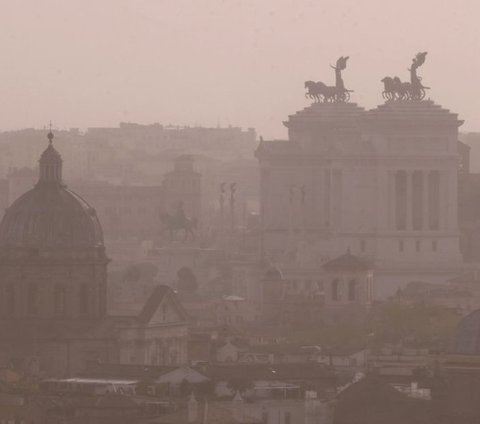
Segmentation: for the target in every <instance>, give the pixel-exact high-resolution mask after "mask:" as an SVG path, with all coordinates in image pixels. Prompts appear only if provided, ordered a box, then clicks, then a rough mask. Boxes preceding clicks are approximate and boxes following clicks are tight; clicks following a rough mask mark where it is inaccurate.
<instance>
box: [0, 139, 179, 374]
mask: <svg viewBox="0 0 480 424" xmlns="http://www.w3.org/2000/svg"><path fill="white" fill-rule="evenodd" d="M48 138H49V144H48V147H47V148H46V149H45V151H44V152H43V154H42V155H41V158H40V161H39V162H40V173H39V174H40V175H39V179H38V182H37V184H36V185H35V186H34V188H33V189H31V190H29V191H27V192H26V193H25V194H23V195H22V196H20V197H19V198H18V199H17V200H16V201H15V202H14V203H13V204H12V205H11V206H10V207H9V208H8V209H7V210H6V212H5V215H4V217H3V219H2V221H1V223H0V301H1V307H0V366H3V367H14V368H18V369H22V370H24V371H27V372H29V373H32V374H37V375H46V376H65V375H70V374H72V373H75V372H78V371H80V370H82V369H83V368H84V367H85V365H86V363H87V361H89V360H97V361H101V362H118V361H119V360H121V359H122V358H124V357H127V358H130V355H128V352H127V353H125V351H126V350H128V346H129V344H128V343H125V341H127V342H128V341H129V342H131V343H133V344H134V345H135V346H143V348H144V349H147V347H148V348H151V346H161V347H162V348H163V351H162V353H159V354H158V355H157V356H154V355H153V354H151V353H150V354H144V355H142V356H141V357H139V359H138V360H137V359H136V361H140V363H152V362H154V363H158V364H167V363H168V364H182V363H185V362H186V357H187V354H186V343H187V341H186V331H187V321H186V317H185V315H184V313H183V312H182V309H181V306H179V305H178V302H176V301H175V298H174V294H173V292H172V291H171V289H169V288H168V287H161V288H157V290H155V291H154V293H153V294H152V296H151V297H150V299H149V300H148V301H147V303H146V305H145V307H144V308H143V311H142V312H141V313H140V315H138V316H123V317H122V316H117V317H114V316H108V314H107V308H106V305H107V265H108V263H109V258H108V257H107V255H106V251H105V246H104V242H103V232H102V228H101V225H100V221H99V219H98V217H97V214H96V211H95V209H94V208H93V207H92V206H90V205H89V204H88V203H87V202H86V201H85V200H84V199H83V198H82V197H80V196H79V195H78V194H76V193H74V192H73V191H71V190H69V189H67V187H66V186H65V184H64V183H63V180H62V158H61V156H60V154H59V153H58V152H57V150H56V149H55V148H54V147H53V143H52V141H53V134H52V133H51V132H50V133H49V135H48ZM167 351H168V354H166V353H165V352H167ZM162 354H163V356H161V355H162ZM157 361H158V362H157Z"/></svg>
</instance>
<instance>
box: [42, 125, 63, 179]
mask: <svg viewBox="0 0 480 424" xmlns="http://www.w3.org/2000/svg"><path fill="white" fill-rule="evenodd" d="M53 137H54V136H53V133H52V131H51V130H50V131H49V133H48V135H47V138H48V147H47V148H46V149H45V150H44V152H43V153H42V156H40V160H39V163H40V177H39V180H38V183H39V184H58V185H62V162H63V161H62V156H61V155H60V153H58V152H57V151H56V150H55V147H53Z"/></svg>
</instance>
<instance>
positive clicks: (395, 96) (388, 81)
mask: <svg viewBox="0 0 480 424" xmlns="http://www.w3.org/2000/svg"><path fill="white" fill-rule="evenodd" d="M426 56H427V52H421V53H417V55H416V56H415V57H414V58H413V60H412V66H411V67H410V68H409V69H408V70H409V71H410V82H402V81H401V80H400V78H398V77H393V78H392V77H385V78H383V79H382V82H383V85H384V90H383V92H382V96H383V98H384V99H385V100H422V99H424V98H425V94H426V91H425V90H428V89H429V88H430V87H425V86H424V85H423V84H422V78H421V77H419V76H418V75H417V68H419V67H420V66H422V65H423V64H424V62H425V57H426Z"/></svg>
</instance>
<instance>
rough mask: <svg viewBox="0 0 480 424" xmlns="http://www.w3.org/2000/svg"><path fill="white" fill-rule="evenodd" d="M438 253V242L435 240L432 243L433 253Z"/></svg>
mask: <svg viewBox="0 0 480 424" xmlns="http://www.w3.org/2000/svg"><path fill="white" fill-rule="evenodd" d="M436 251H437V240H433V241H432V252H436Z"/></svg>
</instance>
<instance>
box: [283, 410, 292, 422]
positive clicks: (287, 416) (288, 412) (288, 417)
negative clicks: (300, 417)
mask: <svg viewBox="0 0 480 424" xmlns="http://www.w3.org/2000/svg"><path fill="white" fill-rule="evenodd" d="M283 422H284V423H285V424H291V423H292V414H291V413H290V411H286V412H285V419H284V421H283Z"/></svg>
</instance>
